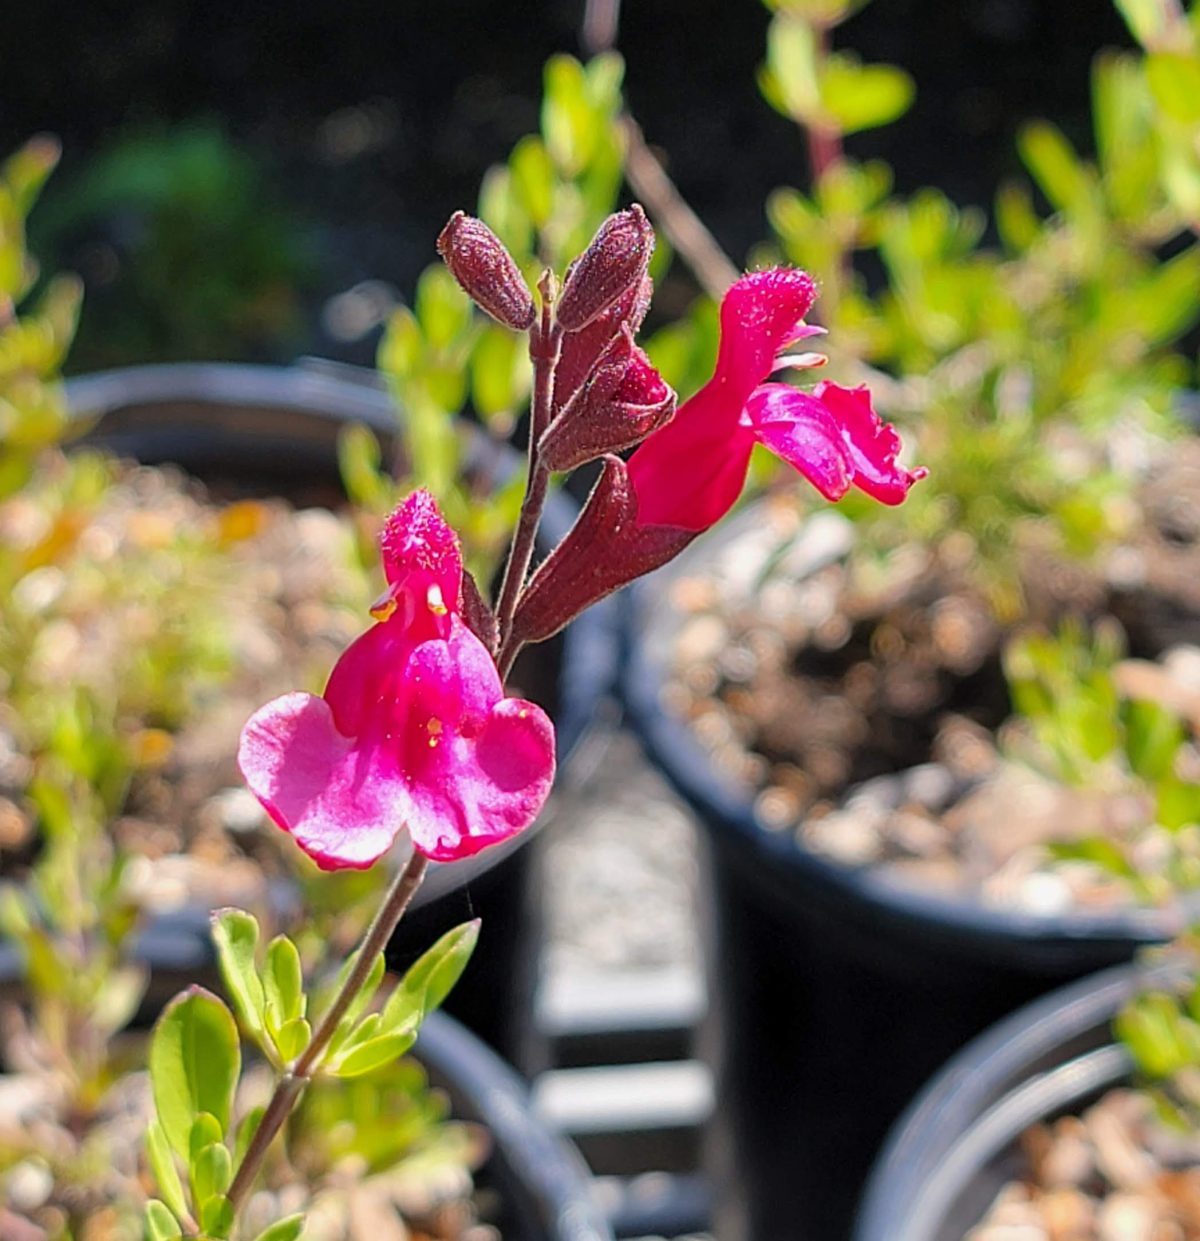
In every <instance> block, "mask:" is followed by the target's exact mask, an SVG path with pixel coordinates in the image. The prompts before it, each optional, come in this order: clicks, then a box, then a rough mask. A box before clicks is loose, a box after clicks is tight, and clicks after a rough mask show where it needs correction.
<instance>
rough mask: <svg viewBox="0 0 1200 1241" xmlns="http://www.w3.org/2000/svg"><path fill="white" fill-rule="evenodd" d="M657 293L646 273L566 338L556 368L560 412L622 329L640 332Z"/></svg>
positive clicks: (556, 404) (556, 410)
mask: <svg viewBox="0 0 1200 1241" xmlns="http://www.w3.org/2000/svg"><path fill="white" fill-rule="evenodd" d="M653 292H654V283H653V281H652V280H651V279H650V277H649V276H643V277H642V278H641V280H639V281H638V283H637V284H636V285H634V286H633V287H632V288H630V289H629V290H628V291H627V292H626V293H624V294H623V295H622V296H621V297H619V298H618V299H617V300H616V301H615V302H613V304H612V305H611V306H610V307H609V308H608V309H607V310H606V311H604V312H603V313H602V314H599V315H597V316H596V318H594V319H593V320H592V321H591V323H589V324H588V325H587V327H585V328H584V329H583V330H582V331H579V332H572V333H571V334H570V335H569V336H564V337H563V342H562V350H561V352H560V353H559V356H558V366H557V367H556V368H555V370H554V401H553V408H554V410H555V412H556V413H557V412H558V411H559V410H561V409H562V408H563V407H564V406H565V405H566V404H567V402H568V401H569V400H570V399H571V398H572V397H573V396H574V395H575V393H576V392H578V391H579V389H580V388H581V387H583V384H584V381H585V380H586V379H587V377H588V376H589V375H590V374H591V373H592V371H593V370H595V368H596V363H597V362H598V361H599V360H600V356H601V354H603V353H604V351H605V350H606V349H607V348H608V347H609V346H610V345H611V344H612V342H613V341H614V340H615V339H616V337H617V336H618V335H619V334H620V332H621V330H622V329H623V328H625V327H628V328H629V330H630V332H633V333H636V332H637V330H638V328H640V327H641V326H642V320H643V319H644V318H645V317H646V311H647V310H648V309H649V308H650V298H651V295H652V294H653Z"/></svg>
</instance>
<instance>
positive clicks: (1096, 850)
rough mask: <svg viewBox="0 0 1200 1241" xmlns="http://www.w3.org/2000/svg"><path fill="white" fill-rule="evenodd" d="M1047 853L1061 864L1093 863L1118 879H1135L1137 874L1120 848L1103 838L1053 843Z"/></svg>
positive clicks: (1090, 837) (1093, 837)
mask: <svg viewBox="0 0 1200 1241" xmlns="http://www.w3.org/2000/svg"><path fill="white" fill-rule="evenodd" d="M1049 852H1050V854H1051V856H1052V857H1054V858H1056V859H1058V860H1059V861H1063V862H1073V861H1080V862H1093V863H1094V864H1095V865H1097V866H1099V867H1101V868H1103V869H1104V870H1106V871H1108V873H1109V874H1110V875H1115V876H1116V877H1117V878H1118V879H1135V878H1136V877H1137V872H1136V871H1135V870H1134V869H1133V867H1132V866H1131V865H1130V864H1129V859H1128V858H1127V857H1126V856H1125V855H1124V854H1123V853H1122V852H1121V850H1120V847H1119V846H1118V845H1116V844H1115V843H1114V842H1113V841H1111V840H1109V839H1107V838H1106V837H1104V836H1089V837H1088V838H1087V839H1086V840H1073V841H1054V842H1052V843H1051V844H1050V845H1049Z"/></svg>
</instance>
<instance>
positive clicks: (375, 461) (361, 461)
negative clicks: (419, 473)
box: [256, 422, 391, 933]
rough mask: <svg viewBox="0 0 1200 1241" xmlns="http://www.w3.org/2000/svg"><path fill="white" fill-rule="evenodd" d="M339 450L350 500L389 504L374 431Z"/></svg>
mask: <svg viewBox="0 0 1200 1241" xmlns="http://www.w3.org/2000/svg"><path fill="white" fill-rule="evenodd" d="M337 453H338V473H339V474H341V476H342V486H343V487H345V489H346V495H347V496H348V497H349V499H350V501H351V503H353V504H356V505H358V507H359V508H364V509H366V510H367V511H368V512H374V511H378V510H380V509H383V508H386V507H387V505H388V504H389V503H390V501H391V486H390V480H389V479H388V478H387V476H386V474H385V473H384V470H383V453H382V450H381V449H380V447H379V440H378V439H377V438H376V435H375V432H374V431H372V430H371V428H370V427H367V426H364V425H363V424H362V423H361V422H353V423H351V424H350V425H349V426H345V427H343V428H342V429H341V430H340V431H339V432H338V441H337ZM256 933H257V929H256Z"/></svg>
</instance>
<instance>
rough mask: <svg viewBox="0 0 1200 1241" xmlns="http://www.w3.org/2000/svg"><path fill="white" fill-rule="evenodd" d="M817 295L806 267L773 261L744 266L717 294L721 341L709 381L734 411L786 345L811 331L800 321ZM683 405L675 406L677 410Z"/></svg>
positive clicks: (766, 373) (740, 406) (746, 397)
mask: <svg viewBox="0 0 1200 1241" xmlns="http://www.w3.org/2000/svg"><path fill="white" fill-rule="evenodd" d="M816 295H817V286H816V284H815V282H814V281H813V278H812V277H811V276H810V275H809V274H808V272H805V271H800V270H799V269H798V268H795V267H774V268H771V269H770V270H769V271H755V272H750V273H749V275H746V276H743V277H742V278H741V279H740V280H737V281H735V282H734V283H733V285H731V286H730V288H729V290H728V292H726V294H725V296H724V298H722V300H721V347H720V351H719V353H718V354H717V369H716V371H715V372H714V375H713V382H715V383H720V384H722V385H725V386H726V387H727V388H728V390H729V399H730V400H731V401H735V402H736V404H737V408H738V410H739V412H740V410H741V408H742V406H743V405H745V403H746V401H747V400H749V398H750V393H751V392H752V391H753V390H754V388H755V387H757V385H758V384H760V383H762V381H763V380H764V379H766V377H767V376H768V375H769V374H770V373H771V371H772V370H774V369H775V355H776V354H778V353H779V351H780V350H781V349H783V348H784V346H786V345H790V344H791V343H792V342H793V341H796V340H800V339H802V338H803V337H804V336H808V335H813V334H814V333H813V332H812V331H811V329H806V327H805V324H804V322H803V320H804V316H805V315H806V314H808V311H809V308H810V307H811V306H812V304H813V300H814V298H815V297H816ZM682 413H683V411H682V410H680V415H682Z"/></svg>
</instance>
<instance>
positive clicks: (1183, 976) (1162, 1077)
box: [1113, 928, 1200, 1131]
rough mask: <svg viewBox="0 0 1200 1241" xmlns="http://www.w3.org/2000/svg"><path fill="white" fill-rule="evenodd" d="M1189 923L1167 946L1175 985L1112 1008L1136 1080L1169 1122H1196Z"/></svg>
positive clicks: (1199, 1065)
mask: <svg viewBox="0 0 1200 1241" xmlns="http://www.w3.org/2000/svg"><path fill="white" fill-rule="evenodd" d="M1198 949H1200V937H1198V935H1197V931H1196V929H1195V928H1192V929H1191V930H1189V931H1187V932H1185V933H1184V934H1182V935H1180V936H1179V937H1178V938H1177V939H1176V941H1175V942H1174V944H1172V946H1171V951H1172V955H1173V957H1174V958H1175V965H1176V971H1175V972H1176V973H1177V974H1179V975H1180V977H1179V982H1178V984H1177V985H1174V986H1171V985H1166V984H1164V985H1160V986H1157V987H1150V988H1147V989H1146V990H1144V991H1142V992H1141V993H1139V994H1138V995H1136V996H1135V997H1134V998H1133V999H1132V1000H1130V1001H1129V1002H1128V1003H1127V1004H1126V1005H1125V1006H1124V1007H1123V1008H1122V1009H1121V1011H1120V1013H1118V1014H1117V1017H1116V1020H1115V1021H1114V1022H1113V1032H1114V1034H1115V1035H1116V1037H1117V1038H1118V1039H1119V1040H1120V1041H1121V1042H1122V1043H1124V1045H1125V1047H1126V1049H1127V1050H1128V1052H1129V1054H1130V1056H1131V1058H1132V1059H1133V1064H1134V1068H1135V1070H1136V1072H1137V1076H1138V1078H1139V1079H1140V1084H1141V1086H1142V1088H1143V1089H1144V1090H1146V1091H1147V1093H1148V1094H1149V1096H1150V1098H1151V1099H1152V1100H1153V1101H1154V1103H1155V1104H1156V1106H1157V1111H1158V1115H1159V1116H1160V1117H1161V1118H1162V1119H1163V1120H1164V1121H1165V1122H1166V1123H1167V1124H1168V1125H1170V1126H1171V1127H1173V1128H1176V1129H1183V1130H1192V1131H1195V1129H1196V1127H1197V1126H1198V1125H1200V972H1198V971H1197V968H1196V959H1197V958H1196V953H1197V950H1198Z"/></svg>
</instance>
